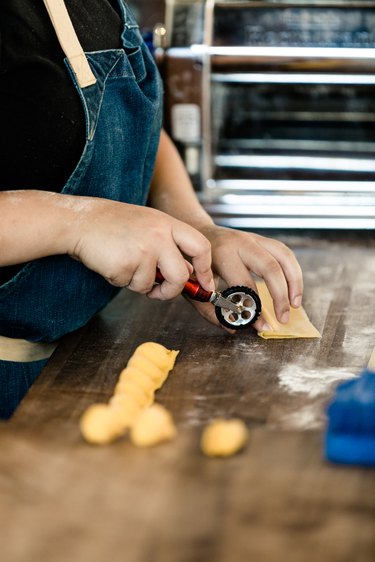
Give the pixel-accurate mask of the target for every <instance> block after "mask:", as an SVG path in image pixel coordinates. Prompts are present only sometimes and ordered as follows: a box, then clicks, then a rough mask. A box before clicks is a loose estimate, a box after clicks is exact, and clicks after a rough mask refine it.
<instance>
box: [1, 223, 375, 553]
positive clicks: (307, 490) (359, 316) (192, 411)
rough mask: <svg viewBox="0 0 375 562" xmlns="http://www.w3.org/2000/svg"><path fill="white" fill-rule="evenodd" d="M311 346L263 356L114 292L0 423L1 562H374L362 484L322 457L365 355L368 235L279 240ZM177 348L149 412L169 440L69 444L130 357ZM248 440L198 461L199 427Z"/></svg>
mask: <svg viewBox="0 0 375 562" xmlns="http://www.w3.org/2000/svg"><path fill="white" fill-rule="evenodd" d="M283 238H284V239H286V241H287V242H288V243H289V244H290V245H291V246H292V247H293V248H294V249H295V251H296V253H297V255H298V257H299V259H300V262H301V264H302V266H303V269H304V272H305V285H306V290H305V297H304V306H305V309H306V311H307V312H308V314H309V317H310V319H311V320H312V322H313V323H314V324H315V325H316V327H317V328H318V329H319V330H320V331H321V332H322V334H323V337H322V339H321V340H284V341H265V340H261V339H260V338H258V336H257V335H256V334H255V333H253V332H252V331H245V332H242V333H238V334H237V335H236V336H235V337H230V336H228V335H226V334H225V333H224V332H222V331H221V330H219V329H217V328H215V327H213V326H210V325H208V324H207V323H206V322H205V321H204V320H203V319H201V318H200V317H198V316H197V315H196V313H195V311H194V310H193V309H192V307H191V306H190V305H189V304H188V303H187V302H186V301H185V300H184V299H183V298H178V299H176V300H175V301H174V302H170V303H162V302H153V301H149V300H148V299H147V298H146V297H142V296H138V295H135V294H132V293H129V292H127V291H123V292H122V293H121V294H120V295H119V296H118V297H117V299H116V300H115V301H114V302H112V303H111V304H110V306H108V307H107V308H106V310H104V311H103V312H102V313H101V314H100V315H98V316H97V317H96V318H95V319H93V320H92V321H91V323H90V324H89V325H88V326H87V327H85V328H84V329H82V330H80V331H79V332H78V333H75V334H71V335H70V336H68V337H67V338H66V339H65V340H64V341H63V342H62V343H61V345H60V346H59V348H58V349H57V351H56V352H55V354H54V356H53V357H52V359H51V361H50V362H49V364H48V366H47V368H46V369H45V370H44V371H43V373H42V374H41V376H40V377H39V379H38V381H37V382H36V384H35V385H34V387H33V389H32V390H31V391H30V392H29V394H28V396H27V397H26V399H25V400H24V401H23V403H22V405H21V406H20V408H19V410H18V411H17V413H16V415H15V416H14V417H13V419H12V420H11V421H10V422H7V423H5V422H3V423H1V424H0V450H1V455H0V539H1V540H0V560H1V562H18V561H22V562H60V561H61V562H67V561H69V562H104V561H105V562H107V561H108V562H263V561H267V562H284V561H285V562H312V561H314V562H315V561H316V562H325V561H327V562H328V561H329V562H336V561H337V562H367V561H368V562H370V561H371V562H373V561H374V559H375V518H374V515H375V471H374V470H371V469H367V470H366V469H360V468H351V467H343V466H333V465H330V464H329V463H327V462H326V461H325V460H324V458H323V436H324V424H325V416H324V409H325V406H326V404H327V402H328V401H329V399H330V397H331V396H332V393H333V390H334V386H335V384H336V383H337V382H338V381H340V380H344V379H346V378H348V377H351V376H353V375H355V374H358V373H359V372H360V371H361V369H362V368H363V367H364V366H365V365H366V362H367V360H368V358H369V357H370V354H371V351H372V349H373V347H374V345H375V322H374V317H375V313H374V311H375V281H374V279H375V251H374V250H375V243H374V240H373V236H372V235H371V234H368V235H363V236H356V237H352V239H351V240H347V239H346V237H341V238H340V237H339V236H337V237H336V238H335V237H332V238H331V239H328V234H327V236H325V235H324V236H323V237H321V238H319V237H318V236H315V237H313V238H312V237H311V236H310V237H307V236H304V235H302V234H298V235H296V236H292V235H289V236H288V237H287V238H286V237H285V236H284V237H283ZM149 340H152V341H157V342H160V343H163V344H164V345H165V346H167V347H169V348H174V349H179V350H180V355H179V357H178V361H177V363H176V366H175V368H174V370H173V372H172V373H171V375H170V377H169V379H168V381H167V382H166V384H165V386H164V387H163V388H162V389H161V390H160V391H159V392H158V395H157V401H159V402H160V403H162V404H164V405H166V406H167V407H168V408H169V409H170V410H171V412H172V413H173V416H174V418H175V421H176V424H177V426H178V430H179V434H178V437H177V439H176V440H175V441H173V442H170V443H168V444H165V445H162V446H159V447H156V448H152V449H147V450H140V449H136V448H134V447H133V446H132V445H131V444H130V443H129V442H128V441H127V439H122V440H119V441H118V442H117V443H115V444H113V445H110V446H107V447H95V446H90V445H88V444H86V443H84V442H83V440H82V439H81V437H80V434H79V431H78V420H79V417H80V415H81V414H82V412H83V411H84V409H85V408H86V407H87V406H88V405H89V404H91V403H93V402H97V401H104V400H107V399H108V397H109V396H110V395H111V393H112V391H113V387H114V385H115V381H116V379H117V377H118V374H119V372H120V370H121V369H122V368H123V367H124V366H125V364H126V362H127V360H128V358H129V357H130V356H131V355H132V353H133V352H134V350H135V348H136V346H137V345H139V344H140V343H141V342H144V341H149ZM217 416H238V417H241V418H242V419H244V420H245V421H246V422H247V424H248V426H249V428H250V431H251V438H250V442H249V445H248V447H247V449H246V450H245V451H244V452H243V453H241V454H239V455H237V456H235V457H232V458H229V459H225V460H224V459H208V458H205V457H203V456H202V455H201V453H200V451H199V438H200V434H201V430H202V427H203V426H204V425H205V424H206V423H207V422H208V421H209V420H210V419H212V418H213V417H217Z"/></svg>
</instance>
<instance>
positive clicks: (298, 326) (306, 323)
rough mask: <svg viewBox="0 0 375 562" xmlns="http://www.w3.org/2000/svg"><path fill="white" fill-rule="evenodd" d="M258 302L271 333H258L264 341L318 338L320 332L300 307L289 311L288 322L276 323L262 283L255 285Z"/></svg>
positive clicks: (270, 299) (266, 291)
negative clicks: (260, 303)
mask: <svg viewBox="0 0 375 562" xmlns="http://www.w3.org/2000/svg"><path fill="white" fill-rule="evenodd" d="M257 289H258V293H259V297H260V300H261V301H262V316H263V318H264V320H265V321H266V322H267V324H269V325H270V326H271V328H272V331H263V332H258V336H260V337H261V338H264V339H266V340H267V339H286V338H320V337H321V335H320V332H319V331H318V330H317V329H316V328H315V326H313V325H312V324H311V322H310V320H309V318H308V316H307V314H306V312H305V310H304V308H303V307H302V306H300V307H299V308H291V309H290V317H289V322H287V324H281V323H280V322H278V320H277V319H276V316H275V312H274V309H273V301H272V297H271V295H270V293H269V292H268V289H267V286H266V284H265V283H264V281H261V282H259V283H257Z"/></svg>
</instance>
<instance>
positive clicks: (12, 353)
mask: <svg viewBox="0 0 375 562" xmlns="http://www.w3.org/2000/svg"><path fill="white" fill-rule="evenodd" d="M57 345H58V342H53V343H39V342H31V341H27V340H21V339H16V338H7V337H5V336H0V361H16V362H19V363H28V362H30V361H40V360H41V359H48V358H49V357H51V355H52V353H53V352H54V351H55V349H56V347H57Z"/></svg>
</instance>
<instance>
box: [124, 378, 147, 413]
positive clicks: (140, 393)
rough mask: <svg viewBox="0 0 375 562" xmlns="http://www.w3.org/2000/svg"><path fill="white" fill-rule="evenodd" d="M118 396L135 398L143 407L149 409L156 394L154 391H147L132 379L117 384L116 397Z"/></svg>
mask: <svg viewBox="0 0 375 562" xmlns="http://www.w3.org/2000/svg"><path fill="white" fill-rule="evenodd" d="M118 394H120V395H121V394H127V395H130V396H133V397H134V398H135V399H136V401H137V403H138V404H139V406H141V407H147V406H149V405H150V404H152V402H153V401H154V392H153V390H152V389H150V390H149V391H146V390H144V388H143V387H142V386H141V385H140V384H137V383H136V382H135V381H134V380H132V379H130V378H125V379H124V380H122V381H119V382H118V383H117V384H116V386H115V394H114V395H115V396H116V395H118Z"/></svg>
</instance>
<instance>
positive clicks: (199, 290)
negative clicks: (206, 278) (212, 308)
mask: <svg viewBox="0 0 375 562" xmlns="http://www.w3.org/2000/svg"><path fill="white" fill-rule="evenodd" d="M163 281H164V277H163V275H162V273H161V271H160V269H157V270H156V276H155V283H162V282H163ZM182 292H183V294H184V295H187V296H188V297H190V298H191V299H193V300H195V301H199V302H209V300H210V298H211V296H212V291H206V290H205V289H203V287H201V286H200V284H199V283H198V281H196V279H189V280H188V281H186V283H185V287H184V290H183V291H182Z"/></svg>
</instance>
